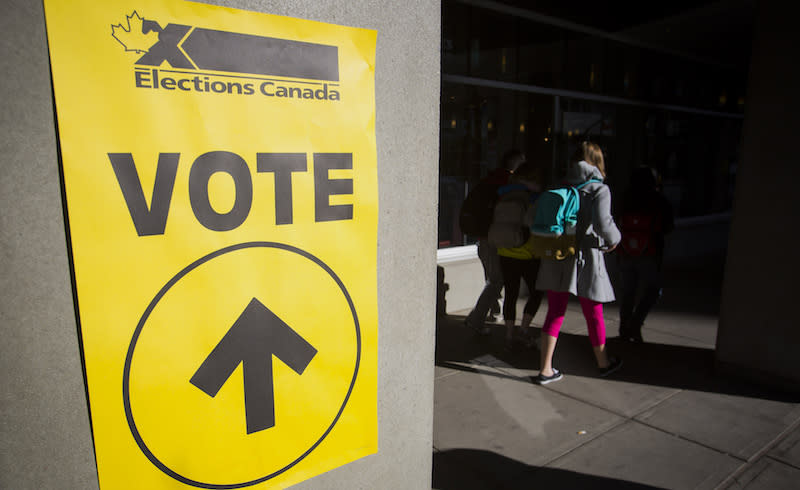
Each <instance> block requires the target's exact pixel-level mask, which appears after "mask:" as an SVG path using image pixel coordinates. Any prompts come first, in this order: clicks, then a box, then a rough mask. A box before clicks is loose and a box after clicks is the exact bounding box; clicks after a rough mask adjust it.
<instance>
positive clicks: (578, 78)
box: [564, 32, 606, 93]
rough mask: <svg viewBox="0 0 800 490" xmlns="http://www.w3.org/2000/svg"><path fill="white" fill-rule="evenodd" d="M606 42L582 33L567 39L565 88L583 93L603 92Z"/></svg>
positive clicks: (572, 34) (571, 34)
mask: <svg viewBox="0 0 800 490" xmlns="http://www.w3.org/2000/svg"><path fill="white" fill-rule="evenodd" d="M605 46H606V41H605V40H604V39H599V38H596V37H594V36H589V35H586V34H581V33H577V32H575V33H570V34H569V36H568V38H567V49H566V61H565V73H564V86H565V88H567V89H569V90H578V91H581V92H593V93H602V92H603V81H604V80H603V78H604V75H603V70H604V68H605Z"/></svg>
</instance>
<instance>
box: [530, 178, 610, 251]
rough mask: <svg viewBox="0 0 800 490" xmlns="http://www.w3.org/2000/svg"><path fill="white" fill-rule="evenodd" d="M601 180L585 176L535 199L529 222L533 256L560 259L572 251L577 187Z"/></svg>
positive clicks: (578, 195) (577, 206) (578, 205)
mask: <svg viewBox="0 0 800 490" xmlns="http://www.w3.org/2000/svg"><path fill="white" fill-rule="evenodd" d="M592 182H602V181H601V180H599V179H589V180H587V181H586V182H584V183H582V184H579V185H576V186H565V187H560V188H557V189H550V190H548V191H545V192H544V193H542V195H540V196H539V199H537V202H536V210H535V213H534V216H533V224H532V225H531V235H533V236H534V237H536V238H535V239H534V240H533V241H534V242H535V243H534V247H533V248H534V251H533V254H534V256H535V257H538V258H543V259H556V260H562V259H565V258H566V257H569V256H570V255H573V254H574V253H575V226H576V225H577V223H578V210H579V209H580V207H581V197H580V194H579V193H578V191H579V190H580V189H581V188H583V186H585V185H586V184H590V183H592Z"/></svg>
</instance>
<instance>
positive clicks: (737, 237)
mask: <svg viewBox="0 0 800 490" xmlns="http://www.w3.org/2000/svg"><path fill="white" fill-rule="evenodd" d="M758 8H759V12H758V17H757V20H756V34H755V38H754V43H753V52H752V58H751V59H752V61H751V65H750V77H749V82H748V89H747V92H748V95H747V106H746V114H745V121H744V127H743V132H742V147H741V162H740V165H739V171H738V176H737V183H736V195H735V201H734V213H733V220H732V223H731V232H730V242H729V247H728V258H727V263H726V269H725V282H724V286H723V297H722V305H721V313H720V323H719V332H718V336H717V352H716V358H717V364H718V367H719V368H720V369H722V370H723V371H728V372H731V373H732V374H735V375H738V376H743V377H749V378H752V379H754V380H755V381H757V382H759V383H762V384H778V385H782V386H784V387H788V388H791V389H793V390H797V389H800V363H798V362H797V346H798V345H800V328H799V327H800V323H799V322H798V317H797V292H798V288H797V284H798V282H797V278H798V272H800V254H798V252H797V250H796V249H797V247H796V244H797V239H796V237H797V236H798V232H797V223H798V222H800V201H798V197H797V196H798V183H800V152H798V145H797V141H798V137H799V135H800V118H798V117H797V113H798V111H800V90H798V87H800V67H798V64H797V59H796V58H797V55H796V51H797V47H798V46H800V32H799V31H798V30H797V27H796V25H795V22H794V20H793V18H792V16H790V15H787V13H788V12H787V11H786V8H785V5H784V4H783V3H782V2H779V1H777V0H764V1H762V2H759V4H758Z"/></svg>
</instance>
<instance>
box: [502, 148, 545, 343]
mask: <svg viewBox="0 0 800 490" xmlns="http://www.w3.org/2000/svg"><path fill="white" fill-rule="evenodd" d="M541 181H542V178H541V172H540V171H539V169H538V168H537V167H536V166H535V165H533V164H532V163H530V162H526V163H524V164H523V165H521V166H520V167H519V168H518V169H517V170H516V171H515V172H514V174H513V175H512V176H511V178H510V179H509V182H508V184H507V185H504V186H502V187H500V188H499V189H498V190H497V193H498V198H497V204H496V205H495V212H494V217H493V222H492V226H491V227H490V228H489V237H488V238H489V243H490V244H491V245H493V246H497V254H498V255H499V257H500V268H501V270H502V273H503V288H504V290H505V298H504V300H503V320H504V321H505V326H506V335H505V345H506V348H507V349H511V348H513V346H514V343H515V342H516V341H517V340H521V341H522V342H523V343H524V344H525V345H526V346H527V347H530V346H532V345H534V343H535V342H534V338H533V335H532V333H531V331H530V330H529V327H530V324H531V322H532V321H533V317H534V316H536V312H537V311H538V310H539V305H540V304H541V301H542V296H543V294H542V292H541V291H538V290H537V289H536V288H535V285H536V276H537V275H538V273H539V263H540V261H539V259H537V258H534V256H533V254H532V252H531V250H530V247H529V246H528V245H529V243H530V225H531V219H532V214H531V211H532V208H533V203H534V201H535V200H536V196H537V195H538V193H539V192H541V190H542V185H541ZM512 244H518V245H517V246H510V245H512ZM521 280H524V281H525V284H526V286H527V287H528V291H529V293H530V294H529V296H528V300H527V301H526V302H525V307H524V309H523V314H522V321H521V324H520V326H519V329H517V328H515V323H516V317H517V298H519V291H520V281H521Z"/></svg>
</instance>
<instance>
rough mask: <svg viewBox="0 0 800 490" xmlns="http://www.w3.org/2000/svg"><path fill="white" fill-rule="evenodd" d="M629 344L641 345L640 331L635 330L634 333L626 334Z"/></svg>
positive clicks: (642, 341)
mask: <svg viewBox="0 0 800 490" xmlns="http://www.w3.org/2000/svg"><path fill="white" fill-rule="evenodd" d="M626 340H627V341H629V342H633V343H634V344H643V343H644V339H643V338H642V331H641V330H637V331H636V332H631V333H630V334H628V338H627V339H626Z"/></svg>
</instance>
